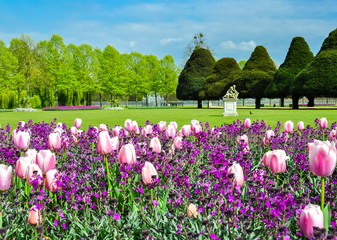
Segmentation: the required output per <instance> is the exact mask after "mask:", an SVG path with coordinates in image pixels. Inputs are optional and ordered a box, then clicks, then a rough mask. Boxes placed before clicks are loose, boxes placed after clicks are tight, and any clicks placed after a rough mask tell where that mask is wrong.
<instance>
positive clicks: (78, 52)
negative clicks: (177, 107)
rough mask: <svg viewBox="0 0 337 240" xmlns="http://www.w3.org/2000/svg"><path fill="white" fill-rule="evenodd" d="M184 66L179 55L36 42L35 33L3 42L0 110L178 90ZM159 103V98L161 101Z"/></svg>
mask: <svg viewBox="0 0 337 240" xmlns="http://www.w3.org/2000/svg"><path fill="white" fill-rule="evenodd" d="M179 71H180V70H179V68H178V67H177V66H176V64H175V61H174V58H173V57H172V56H171V55H166V56H164V57H163V58H162V59H158V58H157V57H156V56H154V55H143V54H141V53H139V52H131V53H124V54H123V53H120V52H118V50H117V49H115V48H114V47H113V46H111V45H108V46H106V47H105V48H104V50H101V49H99V48H93V47H92V46H90V45H88V44H85V43H83V44H81V45H75V44H69V45H66V44H65V43H64V42H63V38H62V37H61V36H59V35H56V34H54V35H52V36H51V38H50V39H49V40H43V41H39V42H35V41H34V40H33V39H32V38H31V37H30V36H29V35H21V36H20V37H18V38H13V39H12V40H11V41H10V44H9V47H7V46H6V45H5V43H4V41H2V40H0V90H1V92H0V108H15V107H21V106H23V107H29V106H32V107H36V108H39V107H47V106H55V105H59V106H65V105H66V106H73V105H91V101H92V96H93V95H94V94H95V95H99V100H100V103H101V104H102V101H103V100H104V101H110V102H111V104H114V105H116V104H117V105H118V101H119V100H124V101H126V102H127V101H128V100H129V99H133V100H136V101H137V100H140V99H142V98H143V97H146V98H147V97H148V95H149V94H154V95H155V97H156V99H157V96H159V95H160V96H162V97H164V99H165V100H167V99H168V97H169V96H170V95H172V94H175V90H176V86H177V84H178V81H177V78H178V75H179ZM156 105H157V102H156Z"/></svg>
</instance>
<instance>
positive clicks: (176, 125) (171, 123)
mask: <svg viewBox="0 0 337 240" xmlns="http://www.w3.org/2000/svg"><path fill="white" fill-rule="evenodd" d="M169 125H173V126H174V129H175V130H176V131H177V129H178V124H177V122H170V124H169Z"/></svg>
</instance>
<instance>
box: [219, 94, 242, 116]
mask: <svg viewBox="0 0 337 240" xmlns="http://www.w3.org/2000/svg"><path fill="white" fill-rule="evenodd" d="M223 101H224V103H223V104H224V105H223V113H222V116H238V115H239V114H238V113H237V111H236V101H237V99H234V98H225V99H223Z"/></svg>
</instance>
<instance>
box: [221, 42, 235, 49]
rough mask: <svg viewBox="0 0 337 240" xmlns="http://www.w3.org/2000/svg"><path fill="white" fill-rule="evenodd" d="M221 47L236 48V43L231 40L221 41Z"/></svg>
mask: <svg viewBox="0 0 337 240" xmlns="http://www.w3.org/2000/svg"><path fill="white" fill-rule="evenodd" d="M221 47H222V48H229V49H233V48H236V44H235V43H234V42H233V41H226V42H222V43H221Z"/></svg>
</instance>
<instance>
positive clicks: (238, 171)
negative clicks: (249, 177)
mask: <svg viewBox="0 0 337 240" xmlns="http://www.w3.org/2000/svg"><path fill="white" fill-rule="evenodd" d="M227 173H228V174H232V173H233V174H234V177H233V179H234V180H233V185H234V186H239V187H241V186H242V185H243V183H244V176H243V170H242V167H241V166H240V164H239V163H236V162H234V163H233V165H232V166H230V167H229V168H228V171H227Z"/></svg>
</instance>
